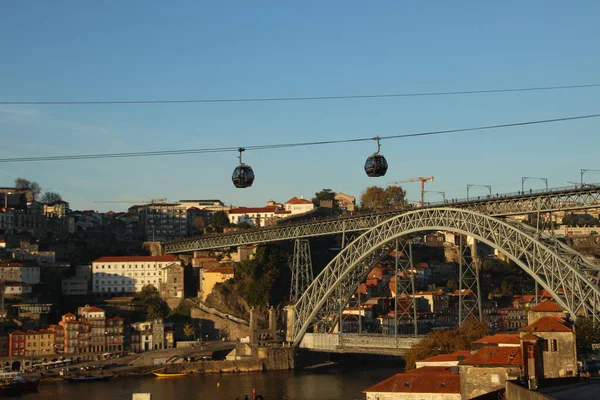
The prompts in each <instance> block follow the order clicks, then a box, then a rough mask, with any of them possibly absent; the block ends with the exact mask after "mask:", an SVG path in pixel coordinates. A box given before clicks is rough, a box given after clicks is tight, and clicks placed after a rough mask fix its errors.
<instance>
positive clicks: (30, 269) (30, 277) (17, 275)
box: [0, 262, 40, 285]
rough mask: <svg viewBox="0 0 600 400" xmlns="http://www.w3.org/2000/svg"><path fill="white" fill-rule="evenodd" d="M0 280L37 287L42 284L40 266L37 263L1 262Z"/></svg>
mask: <svg viewBox="0 0 600 400" xmlns="http://www.w3.org/2000/svg"><path fill="white" fill-rule="evenodd" d="M0 279H1V280H3V281H12V282H21V283H27V284H30V285H37V284H38V283H40V266H39V265H37V264H36V263H21V262H0Z"/></svg>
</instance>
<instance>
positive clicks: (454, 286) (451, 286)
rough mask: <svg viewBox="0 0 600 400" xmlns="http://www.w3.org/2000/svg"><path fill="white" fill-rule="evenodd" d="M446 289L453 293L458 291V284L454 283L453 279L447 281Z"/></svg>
mask: <svg viewBox="0 0 600 400" xmlns="http://www.w3.org/2000/svg"><path fill="white" fill-rule="evenodd" d="M446 287H447V288H448V290H451V291H453V292H454V291H455V290H456V289H458V284H457V283H456V281H455V280H454V279H450V280H448V283H446Z"/></svg>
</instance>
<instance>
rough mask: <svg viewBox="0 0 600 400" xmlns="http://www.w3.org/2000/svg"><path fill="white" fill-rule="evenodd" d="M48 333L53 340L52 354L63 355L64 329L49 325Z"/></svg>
mask: <svg viewBox="0 0 600 400" xmlns="http://www.w3.org/2000/svg"><path fill="white" fill-rule="evenodd" d="M48 331H50V332H51V333H52V335H53V338H54V353H56V354H63V353H64V352H65V328H64V327H63V326H61V325H50V326H49V327H48Z"/></svg>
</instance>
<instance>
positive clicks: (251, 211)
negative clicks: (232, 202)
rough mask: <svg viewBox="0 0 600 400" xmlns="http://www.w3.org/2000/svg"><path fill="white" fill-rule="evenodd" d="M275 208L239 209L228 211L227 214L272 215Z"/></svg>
mask: <svg viewBox="0 0 600 400" xmlns="http://www.w3.org/2000/svg"><path fill="white" fill-rule="evenodd" d="M275 211H277V206H266V207H239V208H232V209H231V210H229V214H255V213H274V212H275Z"/></svg>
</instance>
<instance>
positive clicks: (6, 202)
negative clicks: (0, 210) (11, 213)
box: [4, 192, 12, 210]
mask: <svg viewBox="0 0 600 400" xmlns="http://www.w3.org/2000/svg"><path fill="white" fill-rule="evenodd" d="M9 194H12V192H6V193H4V210H8V195H9Z"/></svg>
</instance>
